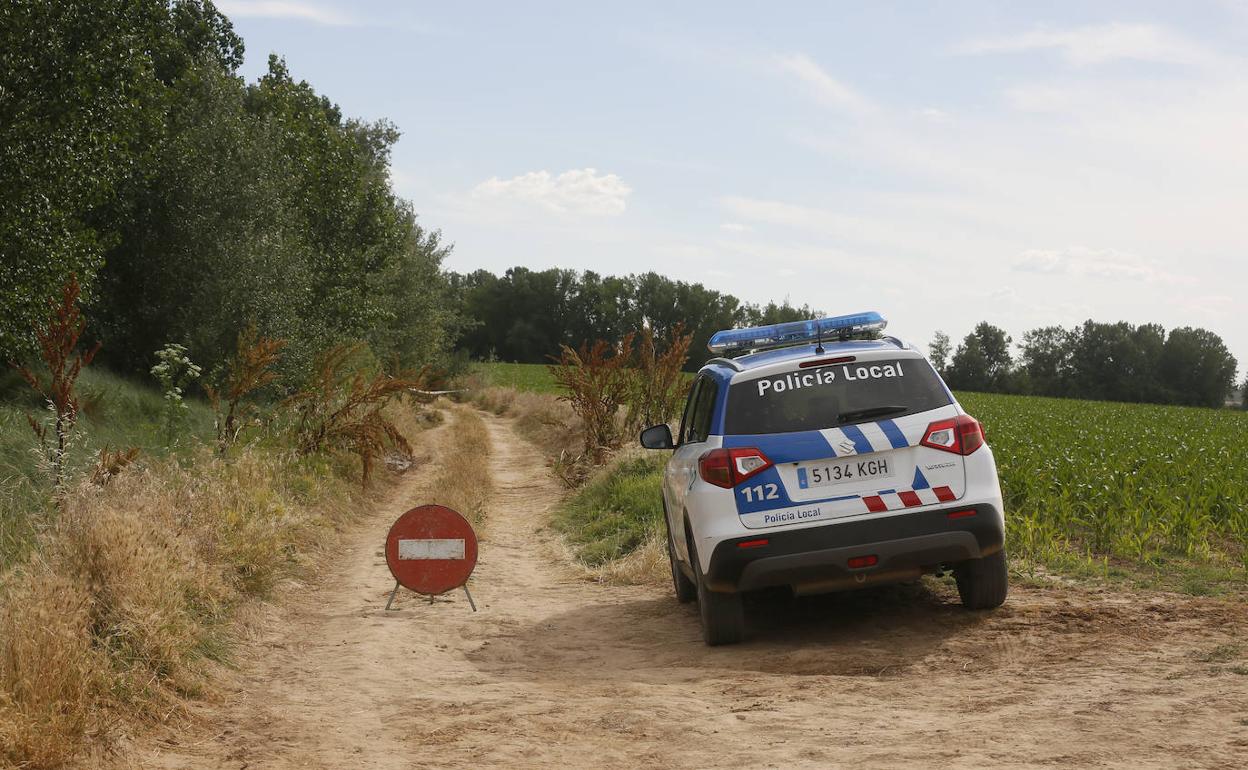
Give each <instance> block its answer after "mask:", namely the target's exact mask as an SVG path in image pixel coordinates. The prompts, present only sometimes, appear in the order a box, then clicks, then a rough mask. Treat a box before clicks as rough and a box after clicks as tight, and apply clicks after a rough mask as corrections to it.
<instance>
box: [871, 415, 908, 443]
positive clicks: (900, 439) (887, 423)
mask: <svg viewBox="0 0 1248 770" xmlns="http://www.w3.org/2000/svg"><path fill="white" fill-rule="evenodd" d="M876 425H879V426H880V430H882V431H884V435H885V436H888V443H890V444H892V445H893V449H904V448H906V447H908V446H910V442H909V441H906V436H905V434H903V433H902V432H901V428H898V427H897V423H895V422H893V421H892V420H880V421H879V422H878V423H876Z"/></svg>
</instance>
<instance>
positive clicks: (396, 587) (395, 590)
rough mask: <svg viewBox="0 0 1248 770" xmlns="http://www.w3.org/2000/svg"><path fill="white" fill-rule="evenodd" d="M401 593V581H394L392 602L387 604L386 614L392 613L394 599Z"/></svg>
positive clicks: (391, 594) (391, 593)
mask: <svg viewBox="0 0 1248 770" xmlns="http://www.w3.org/2000/svg"><path fill="white" fill-rule="evenodd" d="M398 593H399V581H397V580H396V581H394V590H393V591H391V592H390V600H389V601H388V602H386V612H389V611H390V605H391V604H394V597H395V596H396V595H397V594H398Z"/></svg>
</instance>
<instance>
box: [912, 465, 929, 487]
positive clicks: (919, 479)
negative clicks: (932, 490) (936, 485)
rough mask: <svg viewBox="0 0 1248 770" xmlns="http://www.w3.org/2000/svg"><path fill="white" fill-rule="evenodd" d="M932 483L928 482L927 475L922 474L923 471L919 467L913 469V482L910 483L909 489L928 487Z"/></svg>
mask: <svg viewBox="0 0 1248 770" xmlns="http://www.w3.org/2000/svg"><path fill="white" fill-rule="evenodd" d="M931 486H932V485H931V484H929V483H928V481H927V477H926V476H924V475H923V471H922V470H920V469H919V468H915V469H914V483H913V484H911V485H910V488H911V489H928V488H929V487H931Z"/></svg>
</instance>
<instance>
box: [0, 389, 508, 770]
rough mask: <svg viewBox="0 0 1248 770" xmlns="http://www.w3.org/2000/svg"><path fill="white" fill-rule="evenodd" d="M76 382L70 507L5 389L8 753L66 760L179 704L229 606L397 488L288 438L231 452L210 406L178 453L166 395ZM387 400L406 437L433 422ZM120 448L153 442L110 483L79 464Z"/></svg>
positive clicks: (203, 677)
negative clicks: (170, 441) (166, 418)
mask: <svg viewBox="0 0 1248 770" xmlns="http://www.w3.org/2000/svg"><path fill="white" fill-rule="evenodd" d="M0 385H2V384H0ZM79 385H80V389H81V390H80V398H81V402H82V404H83V407H84V414H85V415H86V416H85V417H84V418H83V420H82V421H81V423H80V425H81V428H82V431H81V436H82V444H81V446H77V447H75V449H74V452H75V454H74V456H73V458H72V462H73V463H75V464H77V465H78V470H79V472H77V473H75V474H73V477H74V478H76V479H78V481H77V482H76V483H75V485H72V486H70V488H69V489H68V490H67V491H66V492H64V493H63V494H62V495H61V497H60V498H59V506H58V509H56V510H54V509H53V508H52V506H51V505H50V503H49V500H50V482H49V480H48V479H47V478H45V475H46V474H45V472H44V471H42V470H41V469H40V468H39V465H38V463H37V462H36V459H35V454H34V452H32V451H31V447H32V446H33V444H34V439H33V434H31V433H30V428H29V426H28V425H26V422H25V418H24V416H23V412H27V411H29V410H31V409H37V408H39V405H38V404H37V403H34V402H32V401H31V400H30V399H29V398H28V397H27V396H25V395H24V394H23V393H22V392H21V391H20V390H19V391H12V390H9V391H4V390H3V388H2V387H0V395H4V396H7V400H5V401H3V402H0V481H2V482H3V486H2V487H0V560H2V564H0V567H3V569H2V570H0V765H9V764H13V765H18V766H23V767H36V768H42V767H54V766H57V765H59V764H61V763H63V762H65V761H66V760H67V759H69V758H70V757H71V756H72V755H73V754H74V753H75V751H77V750H78V749H79V748H80V746H81V745H82V740H81V739H82V738H83V737H84V736H87V735H92V736H96V737H97V738H103V739H105V741H107V739H108V738H109V737H110V735H111V733H112V732H113V731H115V730H120V729H122V728H120V727H119V726H121V725H130V724H131V723H133V721H134V720H136V719H137V720H158V719H163V718H166V717H167V716H169V715H170V714H171V713H176V712H177V710H178V709H179V708H180V707H181V704H182V702H183V698H184V696H187V695H193V694H196V693H199V692H200V691H201V690H203V689H204V688H205V687H207V686H208V685H209V682H210V678H209V677H208V673H209V672H210V669H211V665H212V663H213V661H214V660H218V659H220V658H221V656H222V655H223V654H226V651H227V650H228V643H226V642H225V640H228V637H229V632H228V625H227V621H228V620H229V618H230V617H231V612H232V610H233V609H234V608H235V607H236V606H238V605H239V604H240V603H243V602H247V601H249V600H252V599H254V598H257V597H263V596H266V595H268V594H269V593H270V592H271V591H272V590H273V589H274V587H275V586H276V585H278V584H279V583H281V582H282V581H283V580H286V579H288V578H290V577H292V576H297V575H301V574H304V573H305V571H306V570H308V569H310V568H311V567H313V566H314V565H315V564H317V563H318V562H319V561H320V559H319V558H317V557H318V553H319V552H320V551H321V550H322V549H324V548H326V547H327V545H326V544H327V543H330V542H332V541H333V539H334V534H335V532H337V531H338V530H340V529H341V527H342V525H343V524H344V523H345V522H346V521H347V520H348V519H349V518H350V516H352V515H353V513H354V512H356V511H360V510H366V509H367V507H368V505H369V502H370V501H371V500H372V499H374V498H375V497H376V496H377V495H378V494H380V493H381V492H382V491H383V490H384V489H385V488H386V486H387V485H377V486H375V487H373V488H372V491H365V490H362V489H361V488H360V485H359V481H358V479H359V477H360V473H361V463H360V460H359V458H357V457H354V456H352V455H349V454H345V453H341V452H322V453H314V454H307V455H301V454H300V453H298V452H296V451H295V450H294V449H293V448H289V447H288V443H289V442H287V441H285V440H283V439H282V437H280V436H277V435H275V434H268V433H265V434H262V435H260V436H258V437H255V440H252V441H250V442H249V443H248V444H247V445H245V446H235V447H233V448H231V449H229V451H228V452H226V453H224V454H221V453H220V452H218V451H217V450H218V446H217V443H216V441H215V440H214V439H215V435H214V429H213V419H212V414H211V411H210V410H209V409H208V408H207V407H206V406H205V405H203V404H202V403H191V404H190V406H191V409H190V415H189V419H188V421H187V426H186V427H187V432H186V433H184V434H182V435H181V436H179V438H178V442H177V444H178V445H177V446H176V447H169V446H166V442H165V438H164V436H163V435H162V433H163V431H162V422H161V418H162V409H163V404H162V398H161V396H160V394H158V393H156V392H154V391H153V390H150V389H147V388H143V387H139V386H135V385H133V384H131V383H129V382H128V381H126V380H123V379H121V378H118V377H115V376H113V375H109V374H108V373H106V372H99V371H91V370H87V371H86V372H84V374H83V377H82V379H81V380H80V382H79ZM385 408H386V412H387V415H388V417H387V419H388V420H390V421H391V422H392V423H393V424H394V425H395V426H396V427H397V428H398V429H399V430H400V431H401V432H402V433H404V434H405V436H406V437H407V438H409V439H414V438H415V434H416V433H417V432H418V431H420V430H421V429H423V428H424V427H426V426H427V425H428V424H430V422H431V421H430V420H429V419H428V418H427V417H422V416H420V414H418V413H417V412H416V410H415V409H414V408H412V407H411V406H410V405H405V404H402V403H399V402H398V401H392V402H391V403H390V404H388V405H387V406H386V407H385ZM106 445H111V446H113V447H129V446H137V447H140V448H141V449H142V452H143V454H142V455H141V457H140V462H139V463H138V464H137V465H135V466H132V467H130V468H127V469H125V470H124V471H123V472H122V473H121V474H120V475H119V476H117V477H115V478H114V479H112V480H111V481H110V482H109V483H108V484H107V485H106V486H103V487H101V486H98V485H95V484H92V483H90V481H89V474H87V473H85V472H81V471H82V470H83V469H85V468H86V466H87V465H88V464H89V463H90V459H91V457H92V455H93V454H94V452H95V451H97V450H98V448H99V447H103V446H106ZM387 459H388V458H387ZM398 459H399V458H396V462H397V460H398ZM398 465H400V466H402V465H404V463H398ZM482 475H484V474H482Z"/></svg>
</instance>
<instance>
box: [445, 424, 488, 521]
mask: <svg viewBox="0 0 1248 770" xmlns="http://www.w3.org/2000/svg"><path fill="white" fill-rule="evenodd" d="M453 415H454V416H453V420H454V422H453V423H452V424H451V426H450V431H449V433H450V435H449V436H447V437H446V446H445V447H444V450H443V451H442V452H441V453H440V455H441V459H440V462H439V467H438V471H437V475H436V476H435V477H434V479H433V483H432V484H431V485H430V487H429V489H430V494H431V501H432V502H434V503H438V504H441V505H445V506H447V507H448V508H452V509H454V510H456V511H459V512H460V513H462V514H463V515H464V517H465V518H467V519H468V520H469V521H471V522H473V523H474V524H476V523H477V522H479V521H481V519H482V518H483V517H484V515H485V506H486V504H487V502H488V501H489V497H490V492H491V491H492V489H493V483H492V481H491V478H492V477H491V474H490V468H489V456H490V434H489V432H488V431H487V430H486V428H485V423H484V422H482V421H481V418H480V417H479V416H478V415H477V414H476V412H474V411H473V410H472V409H470V408H468V407H466V406H460V407H457V408H455V409H454V411H453Z"/></svg>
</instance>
